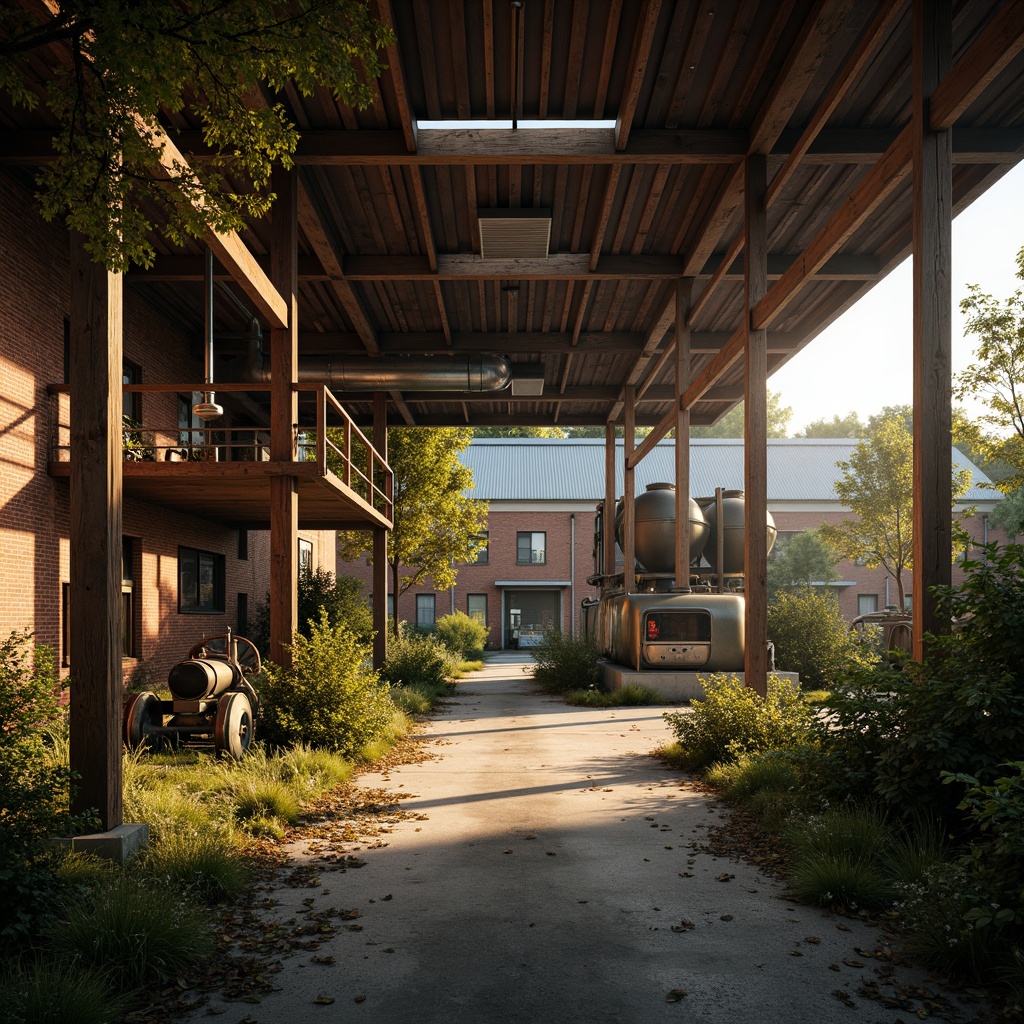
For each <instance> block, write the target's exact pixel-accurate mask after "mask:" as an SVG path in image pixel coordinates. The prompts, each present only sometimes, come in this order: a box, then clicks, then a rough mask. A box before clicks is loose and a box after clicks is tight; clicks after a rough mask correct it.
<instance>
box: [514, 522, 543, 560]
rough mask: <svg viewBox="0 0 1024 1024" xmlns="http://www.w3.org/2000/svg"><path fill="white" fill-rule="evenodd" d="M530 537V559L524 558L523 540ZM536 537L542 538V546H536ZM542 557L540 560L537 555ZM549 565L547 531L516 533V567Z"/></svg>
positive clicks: (520, 531)
mask: <svg viewBox="0 0 1024 1024" xmlns="http://www.w3.org/2000/svg"><path fill="white" fill-rule="evenodd" d="M524 537H529V538H530V540H529V545H530V557H529V558H523V557H522V554H521V552H522V550H523V542H522V538H524ZM536 537H540V538H542V540H541V546H540V548H538V547H537V546H536V540H535V538H536ZM538 554H539V555H540V558H538V557H537V555H538ZM547 564H548V534H547V530H517V531H516V565H547Z"/></svg>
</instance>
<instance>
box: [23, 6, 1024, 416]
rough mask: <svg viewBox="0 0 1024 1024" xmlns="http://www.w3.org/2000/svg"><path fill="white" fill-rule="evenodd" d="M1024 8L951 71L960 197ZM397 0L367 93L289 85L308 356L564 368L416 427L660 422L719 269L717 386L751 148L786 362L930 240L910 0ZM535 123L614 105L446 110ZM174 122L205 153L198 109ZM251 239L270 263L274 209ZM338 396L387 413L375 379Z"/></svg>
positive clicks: (172, 129)
mask: <svg viewBox="0 0 1024 1024" xmlns="http://www.w3.org/2000/svg"><path fill="white" fill-rule="evenodd" d="M1022 6H1024V4H1021V3H1020V2H1018V0H1003V2H999V0H960V2H954V4H953V8H954V23H953V53H954V72H953V74H952V75H951V76H950V78H949V81H948V83H947V88H946V90H945V92H944V93H943V94H942V107H941V110H936V109H934V108H933V111H932V119H933V124H934V123H935V122H936V120H937V119H941V120H943V121H944V123H946V124H950V125H952V128H953V145H954V161H955V165H954V182H953V192H954V205H955V210H959V209H961V208H963V207H964V206H965V205H966V204H967V203H969V202H970V201H971V200H972V199H973V198H975V197H976V196H977V195H978V194H979V193H980V192H981V191H983V190H984V189H985V188H987V187H988V186H989V185H990V184H991V183H992V182H993V181H995V180H996V179H997V178H998V177H999V176H1000V175H1002V174H1003V173H1005V171H1006V170H1007V169H1008V168H1009V167H1010V166H1012V165H1013V164H1014V163H1015V162H1016V161H1017V160H1018V159H1020V157H1021V154H1022V149H1024V58H1022V57H1021V51H1020V37H1021V34H1022V31H1024V29H1022V27H1021V20H1022V18H1021V15H1020V8H1021V7H1022ZM377 7H378V10H379V13H380V16H381V17H382V18H383V19H384V20H385V21H388V22H390V23H391V24H392V25H393V27H394V29H395V33H396V37H397V42H396V44H395V46H394V47H393V48H392V49H391V50H390V51H389V52H388V55H387V63H388V65H389V68H388V70H387V71H386V72H385V73H384V75H383V77H382V78H381V79H380V80H379V82H378V83H377V89H376V101H375V102H374V104H373V105H372V106H371V107H369V108H367V109H365V110H353V109H349V108H347V107H344V106H339V104H338V103H337V102H336V101H334V100H333V99H332V98H331V97H330V96H329V95H327V94H318V95H314V96H312V97H302V96H300V95H298V93H296V92H294V91H289V92H287V94H286V95H285V96H284V97H283V99H284V102H285V103H286V104H288V105H289V107H290V110H291V113H292V115H293V116H294V118H295V120H296V123H297V124H298V125H299V127H300V129H301V130H302V132H303V137H302V141H301V143H300V148H299V152H298V157H297V163H298V165H299V172H298V173H299V174H300V229H301V230H300V243H299V244H300V324H299V329H300V354H311V355H318V356H328V357H330V356H332V355H333V356H345V357H353V356H377V357H379V356H384V357H386V358H387V359H388V360H390V361H394V362H395V363H396V365H397V363H398V361H399V360H400V359H401V357H402V356H403V355H407V354H423V353H438V354H443V353H449V354H450V353H466V352H492V353H496V354H498V355H501V356H505V357H507V358H508V359H509V361H510V362H511V364H512V369H513V376H516V374H517V373H520V372H522V373H528V372H530V370H528V369H527V368H526V367H527V366H529V367H530V368H531V369H532V370H533V372H539V370H538V369H537V367H540V366H542V367H543V377H544V389H543V394H542V395H541V396H533V397H526V396H523V397H520V396H513V395H512V394H511V393H510V390H505V391H502V392H500V393H498V394H496V395H495V394H461V393H456V394H447V393H440V392H436V391H428V392H420V391H414V390H402V389H396V390H395V391H393V392H392V399H393V402H392V403H390V414H391V418H392V421H393V422H405V423H414V424H418V425H441V424H445V425H450V424H468V425H497V426H502V425H508V426H512V425H524V424H533V425H538V424H539V425H548V426H551V425H578V424H586V425H596V424H603V423H604V422H605V421H606V420H607V419H609V418H614V417H617V416H618V415H619V413H620V410H621V408H622V401H623V397H624V393H623V388H624V386H626V385H627V384H633V385H635V386H636V387H637V392H638V404H637V415H636V419H637V423H638V424H654V423H656V422H657V421H658V420H660V419H661V418H662V417H663V416H664V415H665V414H666V413H667V412H668V411H669V410H670V409H671V408H672V400H673V382H674V365H673V364H674V360H672V359H669V358H667V354H668V351H669V350H670V348H669V347H670V346H671V344H672V342H673V338H674V329H673V323H672V316H673V310H674V292H675V287H676V283H677V281H678V279H679V278H680V277H683V276H686V277H694V278H695V279H696V284H695V286H694V290H693V294H694V297H695V301H694V307H693V315H692V321H691V322H692V328H693V331H694V335H693V367H692V374H691V376H692V378H693V379H698V378H699V377H700V375H701V373H702V371H705V370H706V369H707V367H708V364H709V363H711V361H712V360H713V359H714V358H715V356H716V355H717V354H718V353H719V352H720V351H721V350H722V349H723V348H724V347H725V346H726V345H727V343H728V342H729V339H730V338H731V337H732V336H733V334H734V333H735V332H736V330H737V329H738V328H739V327H740V325H741V318H742V287H743V285H742V247H741V241H740V240H741V238H742V224H741V198H742V161H743V158H744V157H745V156H746V155H747V154H748V153H764V154H766V155H767V157H768V183H769V193H768V197H769V203H770V206H769V209H768V242H769V250H770V256H769V268H768V270H769V294H768V296H767V297H766V299H765V300H764V302H763V303H762V304H761V305H760V306H759V307H758V311H757V317H756V318H758V319H760V320H761V321H762V324H767V326H768V327H769V341H768V344H769V372H771V371H773V370H775V369H777V368H778V367H779V366H781V365H782V364H783V363H784V362H786V361H787V360H788V359H790V358H791V357H792V356H793V355H794V354H795V353H796V352H798V351H799V350H800V348H801V347H802V346H804V345H805V344H807V343H808V342H809V341H810V340H811V339H812V338H814V337H815V336H816V335H817V334H818V333H819V332H820V331H821V330H822V329H823V328H824V327H826V326H827V325H828V324H829V323H830V322H831V321H832V320H834V319H835V318H836V317H837V316H838V315H839V314H840V313H841V312H843V311H844V310H845V309H847V308H848V307H849V306H850V305H851V304H852V303H853V302H854V301H855V300H856V299H857V298H858V297H859V296H860V295H862V294H863V293H864V292H865V291H866V290H867V289H869V288H870V287H871V286H872V284H873V283H875V282H876V281H877V280H879V278H880V277H882V276H883V275H884V274H885V273H887V272H888V271H889V270H890V269H892V267H894V266H895V265H896V263H898V262H899V261H900V260H901V259H902V258H903V257H904V256H905V255H906V254H907V253H908V252H909V250H910V244H911V196H910V163H909V161H910V147H909V142H908V133H906V132H903V129H904V128H905V127H906V125H907V123H908V121H909V119H910V106H911V91H912V83H911V57H910V52H911V38H910V28H911V26H910V22H911V17H910V2H909V0H906V2H891V0H885V2H881V0H877V2H871V0H777V2H771V3H761V2H759V3H753V2H750V0H695V2H677V3H673V2H670V0H524V2H523V3H522V4H521V5H520V6H519V7H518V8H517V7H516V5H513V4H512V3H509V2H508V0H466V2H463V0H377ZM4 117H5V127H7V128H21V129H30V128H33V127H38V126H37V125H34V124H32V123H31V121H30V120H28V119H27V118H28V116H27V115H26V114H25V113H24V112H23V111H19V112H17V114H16V115H15V114H13V113H10V112H8V113H7V114H5V115H4ZM513 117H515V118H517V119H518V120H519V121H523V120H536V121H542V122H544V121H548V122H556V121H558V120H562V119H569V120H581V121H606V122H609V123H610V124H611V125H613V126H610V127H584V128H565V127H544V128H541V129H533V128H526V127H522V126H518V127H517V128H515V129H512V128H506V129H500V130H481V129H479V128H466V127H458V126H457V125H456V126H449V127H446V128H443V129H440V130H427V129H425V128H424V127H422V122H424V121H445V122H467V121H483V120H498V119H505V120H509V119H511V118H513ZM167 127H168V130H169V133H170V134H171V135H172V137H173V138H174V139H175V141H176V142H177V144H178V145H179V147H180V148H181V149H182V150H183V152H185V153H186V154H187V155H188V156H189V159H201V158H202V142H201V139H200V138H199V137H198V134H197V132H196V128H197V125H196V124H195V123H193V122H190V121H189V118H188V116H187V112H186V113H185V114H182V115H175V116H174V117H173V118H170V117H169V118H168V120H167ZM901 132H903V134H902V135H901ZM12 138H13V137H12ZM26 138H27V136H26ZM8 152H10V150H8ZM478 210H530V211H535V210H543V211H550V219H551V227H550V244H549V255H548V256H546V257H538V258H532V259H484V258H482V257H481V255H480V253H481V240H480V231H479V226H478V216H477V214H478ZM243 238H244V240H245V242H246V243H247V244H248V246H249V247H250V249H251V250H252V252H253V253H254V254H255V255H256V256H257V257H261V256H265V255H266V253H267V251H268V249H269V224H265V223H258V224H254V225H253V226H252V228H251V230H249V231H248V232H245V233H243ZM159 251H160V253H161V256H160V258H159V259H158V260H157V263H156V265H155V266H154V268H153V269H152V270H151V271H148V272H145V271H140V272H138V273H132V274H131V275H130V278H129V281H130V283H131V285H132V286H133V287H135V288H137V289H139V290H140V291H141V292H143V293H144V294H145V295H147V296H148V297H149V298H150V299H151V300H152V301H153V302H154V303H156V304H157V305H158V306H160V307H162V308H163V309H165V310H167V311H169V312H170V313H171V315H174V316H175V317H177V318H179V319H183V320H184V322H185V323H186V324H187V325H188V327H189V329H190V330H193V331H194V332H195V335H196V338H197V343H198V339H199V337H200V334H201V319H202V294H201V288H202V286H201V283H200V280H201V265H200V264H199V262H198V261H197V259H196V257H198V256H199V255H200V254H201V249H200V248H199V246H198V245H197V246H196V247H194V248H192V249H190V250H188V249H180V250H174V249H171V248H169V247H168V246H166V245H162V246H161V248H160V249H159ZM780 282H781V283H780ZM777 284H778V286H777V287H774V288H773V286H774V285H777ZM232 287H235V288H236V293H237V294H239V297H240V298H242V299H243V301H245V297H244V296H242V295H241V292H240V291H238V289H237V286H232ZM250 305H251V303H250ZM218 318H219V320H220V323H221V327H222V329H223V332H224V333H225V335H227V334H229V333H230V332H237V331H239V330H240V329H241V327H242V326H243V324H242V320H241V315H240V313H239V312H238V310H237V309H236V308H235V306H234V305H233V304H231V303H226V302H224V301H222V300H220V299H219V300H218ZM762 324H758V325H756V326H761V325H762ZM264 326H266V322H264ZM268 335H269V332H266V335H265V336H268ZM231 344H232V343H231V341H230V340H226V341H225V342H223V343H222V344H221V346H220V351H221V352H223V353H229V352H230V348H231ZM849 358H856V355H855V353H848V352H837V353H836V366H837V380H836V381H835V382H832V384H831V385H828V384H826V385H825V386H834V387H838V386H839V380H838V372H839V368H840V367H841V366H842V364H843V362H844V361H845V360H847V359H849ZM728 362H729V360H728V359H727V358H724V357H722V358H720V359H719V365H721V364H722V363H726V364H728ZM524 364H526V366H524ZM714 376H715V374H713V373H712V374H705V377H714ZM741 381H742V375H741V367H740V365H739V363H737V362H734V363H732V364H731V365H730V366H729V368H728V369H727V370H726V371H725V372H724V374H722V375H721V376H720V377H718V379H716V380H714V382H713V384H712V386H711V387H710V388H709V389H708V390H707V391H706V393H705V394H704V395H703V397H702V398H701V399H700V400H699V401H698V402H697V404H696V405H694V407H693V410H692V421H693V422H695V423H707V422H712V421H713V420H715V419H717V418H718V417H719V416H721V415H722V414H723V413H724V412H725V411H727V410H728V409H729V408H731V407H732V405H734V404H735V403H736V401H737V400H738V398H739V397H740V394H741ZM339 397H340V398H341V399H342V401H343V402H344V404H345V405H346V408H348V409H349V411H350V412H351V414H352V415H353V417H354V418H355V419H356V420H357V422H360V423H367V422H369V421H370V418H371V402H370V395H368V394H358V393H351V394H344V393H340V394H339Z"/></svg>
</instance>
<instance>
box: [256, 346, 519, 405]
mask: <svg viewBox="0 0 1024 1024" xmlns="http://www.w3.org/2000/svg"><path fill="white" fill-rule="evenodd" d="M241 375H242V376H241V379H242V381H251V382H253V383H260V384H266V383H269V382H270V360H269V359H268V358H267V357H266V356H265V355H264V354H263V352H262V347H261V345H260V342H259V339H258V338H256V337H255V336H251V337H250V342H249V344H248V346H247V348H246V355H245V359H244V360H243V366H242V369H241ZM298 379H299V381H300V382H302V383H304V384H308V383H321V382H322V383H324V384H327V385H328V386H329V387H331V388H332V389H333V390H335V391H479V392H488V391H501V390H502V389H504V388H506V387H508V385H509V382H510V381H511V379H512V368H511V366H510V365H509V362H508V360H507V359H506V358H505V357H504V356H499V355H496V354H494V353H490V352H477V353H459V354H450V355H439V356H400V357H399V356H391V357H380V358H377V359H371V358H368V357H359V356H347V355H339V356H300V357H299V365H298Z"/></svg>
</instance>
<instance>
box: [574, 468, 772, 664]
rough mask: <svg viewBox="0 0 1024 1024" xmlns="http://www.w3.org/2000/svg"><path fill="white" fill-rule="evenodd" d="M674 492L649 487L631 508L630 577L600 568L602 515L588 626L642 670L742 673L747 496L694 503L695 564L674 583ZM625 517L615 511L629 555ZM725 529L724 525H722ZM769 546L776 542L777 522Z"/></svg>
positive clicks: (606, 652) (604, 647)
mask: <svg viewBox="0 0 1024 1024" xmlns="http://www.w3.org/2000/svg"><path fill="white" fill-rule="evenodd" d="M675 501H676V496H675V487H674V485H672V484H669V483H653V484H648V486H647V490H646V491H645V492H644V493H643V494H640V495H638V496H637V498H636V500H635V504H634V522H635V529H634V548H635V558H636V565H635V566H634V571H633V573H632V576H631V579H630V580H629V587H628V588H627V587H626V576H625V572H624V571H622V572H616V571H614V570H615V569H617V566H616V567H612V571H608V569H606V568H605V567H604V565H603V558H604V541H603V531H604V529H605V522H604V508H603V505H599V506H598V510H597V519H596V523H595V537H594V559H595V569H596V574H595V575H594V576H592V577H591V578H590V582H591V583H593V584H595V585H597V586H599V587H600V588H601V593H600V597H599V598H598V599H597V600H586V601H584V602H583V603H582V613H583V614H582V619H583V628H584V631H585V632H586V633H587V635H589V636H592V637H593V638H594V639H595V640H596V642H597V645H598V649H599V650H600V652H601V654H602V655H603V656H604V657H606V658H608V659H609V660H611V661H614V662H616V663H617V664H620V665H626V666H628V667H630V668H632V669H634V670H636V671H643V670H647V671H673V670H676V671H696V670H699V669H706V670H709V671H718V672H739V671H742V670H743V663H744V598H743V557H744V552H743V548H744V502H743V492H742V491H732V490H728V491H726V490H722V489H721V488H719V490H718V491H717V492H716V494H715V496H714V497H712V498H702V499H697V500H696V501H695V500H694V499H692V498H691V499H690V501H689V516H688V518H689V527H690V566H689V569H690V571H689V573H688V574H687V578H686V579H685V580H681V581H677V580H676V578H675V536H676V517H675ZM624 520H625V516H624V514H623V503H622V501H621V500H620V501H619V502H618V503H617V506H616V515H615V534H616V540H617V542H618V545H619V547H620V549H621V548H622V546H623V544H622V540H623V537H622V530H623V523H624ZM719 524H721V525H719ZM765 526H766V530H767V534H768V547H769V550H770V549H771V546H772V544H773V543H774V541H775V536H776V529H775V523H774V522H773V521H772V518H771V516H770V515H769V516H768V520H767V522H766V524H765Z"/></svg>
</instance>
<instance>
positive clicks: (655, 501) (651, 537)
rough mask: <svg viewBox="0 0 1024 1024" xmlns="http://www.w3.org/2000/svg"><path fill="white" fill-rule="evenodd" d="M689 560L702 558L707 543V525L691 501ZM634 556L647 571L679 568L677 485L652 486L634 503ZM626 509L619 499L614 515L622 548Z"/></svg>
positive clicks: (702, 514)
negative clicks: (677, 556)
mask: <svg viewBox="0 0 1024 1024" xmlns="http://www.w3.org/2000/svg"><path fill="white" fill-rule="evenodd" d="M689 501H690V508H689V512H690V515H689V519H690V561H691V562H695V561H697V559H699V558H700V556H701V553H702V552H703V550H704V546H705V544H706V543H707V540H708V525H707V522H706V521H705V518H704V513H703V512H702V511H701V508H700V506H699V505H698V504H697V502H695V501H694V500H693V498H690V500H689ZM633 509H634V511H633V516H634V520H633V521H634V530H633V543H634V553H635V555H636V558H637V561H639V562H640V563H641V564H642V565H643V567H644V568H645V569H646V570H647V571H648V572H657V573H670V572H675V568H676V488H675V484H670V483H653V484H648V485H647V490H646V491H644V493H643V494H638V495H637V497H636V499H635V500H634V502H633ZM624 519H625V507H624V503H623V501H622V500H621V499H620V500H619V502H618V505H617V508H616V512H615V538H616V540H617V541H618V542H619V547H620V548H622V547H623V546H624V545H623V539H624V538H623V535H622V524H623V521H624Z"/></svg>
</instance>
